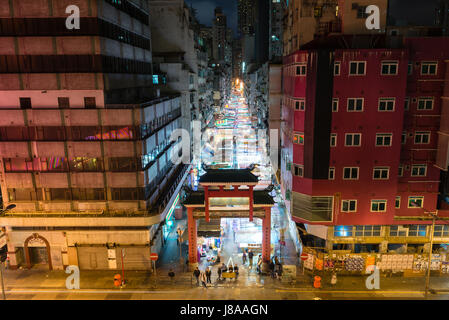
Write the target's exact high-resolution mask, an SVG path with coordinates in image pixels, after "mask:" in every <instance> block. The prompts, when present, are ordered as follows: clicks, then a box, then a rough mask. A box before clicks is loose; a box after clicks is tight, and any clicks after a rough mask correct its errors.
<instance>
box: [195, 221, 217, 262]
mask: <svg viewBox="0 0 449 320" xmlns="http://www.w3.org/2000/svg"><path fill="white" fill-rule="evenodd" d="M221 236H222V228H221V219H211V220H210V222H206V221H205V220H204V219H201V220H199V226H198V240H197V245H198V258H199V259H198V261H202V260H203V261H207V262H209V263H218V262H220V261H219V260H220V259H219V258H218V257H219V255H220V253H221Z"/></svg>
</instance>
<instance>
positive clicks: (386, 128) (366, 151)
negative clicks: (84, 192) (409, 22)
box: [281, 36, 449, 252]
mask: <svg viewBox="0 0 449 320" xmlns="http://www.w3.org/2000/svg"><path fill="white" fill-rule="evenodd" d="M390 42H391V43H393V42H392V41H390V40H389V39H386V38H385V37H383V36H377V37H372V36H365V37H364V36H357V38H356V37H355V36H334V37H329V38H327V39H326V40H324V42H323V41H319V40H317V41H313V42H311V43H309V44H307V45H305V46H303V49H302V50H299V51H296V52H294V53H293V54H291V55H289V56H286V57H284V63H283V64H284V66H283V94H284V96H283V107H282V118H283V123H282V133H281V136H282V151H281V170H282V179H281V180H282V191H283V193H284V195H285V199H286V200H287V201H286V206H287V209H288V210H289V211H290V212H291V214H292V217H293V220H294V221H296V222H297V223H299V224H304V229H306V230H307V233H308V234H309V238H308V239H309V240H310V239H311V242H313V243H314V244H313V245H314V246H325V247H326V248H327V249H328V250H333V249H345V250H354V251H355V252H361V251H360V250H362V251H363V250H365V249H363V248H362V249H361V247H360V245H361V244H363V245H364V247H365V248H368V250H369V251H372V250H374V251H377V252H387V251H388V250H389V249H390V248H395V247H397V246H398V245H400V246H405V247H406V248H407V246H409V247H416V248H418V250H422V249H424V250H427V247H428V246H426V243H427V242H428V241H429V240H428V237H429V233H430V229H429V227H428V225H429V224H430V223H431V221H429V220H427V221H425V220H424V221H418V220H417V219H416V217H425V216H427V214H426V213H425V212H426V211H435V210H436V209H437V208H438V209H439V206H438V194H439V186H440V173H441V170H447V140H445V138H444V139H441V138H440V141H441V142H442V141H446V142H445V143H440V144H438V140H439V135H440V136H444V137H445V135H444V134H442V131H444V130H440V122H441V123H445V122H444V121H440V120H441V114H442V101H446V100H444V98H443V92H444V90H447V88H446V87H447V71H446V70H447V59H448V56H449V39H447V38H409V39H404V41H402V42H401V43H400V45H394V46H393V45H390V44H389V43H390ZM393 47H394V48H393ZM446 92H447V91H446ZM445 103H447V102H445ZM439 132H440V134H439ZM438 149H440V150H438ZM437 153H438V159H439V160H438V162H437ZM442 207H444V205H442ZM439 216H444V217H447V216H449V212H448V211H444V210H440V211H439ZM443 223H444V222H442V221H437V226H436V228H435V236H436V238H435V239H436V241H435V243H436V244H437V245H438V244H441V243H449V228H448V226H447V225H443ZM307 244H308V243H306V245H307Z"/></svg>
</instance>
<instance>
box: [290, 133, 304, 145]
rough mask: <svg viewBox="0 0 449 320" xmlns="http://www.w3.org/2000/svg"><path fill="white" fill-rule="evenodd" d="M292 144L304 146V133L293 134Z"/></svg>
mask: <svg viewBox="0 0 449 320" xmlns="http://www.w3.org/2000/svg"><path fill="white" fill-rule="evenodd" d="M293 143H295V144H304V133H295V134H294V135H293Z"/></svg>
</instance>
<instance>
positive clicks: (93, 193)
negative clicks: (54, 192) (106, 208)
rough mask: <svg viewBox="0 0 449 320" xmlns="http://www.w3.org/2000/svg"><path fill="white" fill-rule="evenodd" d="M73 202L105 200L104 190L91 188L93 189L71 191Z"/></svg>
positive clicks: (74, 189)
mask: <svg viewBox="0 0 449 320" xmlns="http://www.w3.org/2000/svg"><path fill="white" fill-rule="evenodd" d="M72 197H73V200H77V201H89V200H105V189H100V188H93V189H80V188H73V189H72Z"/></svg>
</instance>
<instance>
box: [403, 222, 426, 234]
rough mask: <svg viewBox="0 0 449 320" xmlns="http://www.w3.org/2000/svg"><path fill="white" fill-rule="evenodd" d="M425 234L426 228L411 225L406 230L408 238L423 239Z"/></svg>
mask: <svg viewBox="0 0 449 320" xmlns="http://www.w3.org/2000/svg"><path fill="white" fill-rule="evenodd" d="M426 234H427V226H420V225H416V224H414V225H411V226H410V227H409V229H408V236H409V237H425V236H426Z"/></svg>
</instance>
